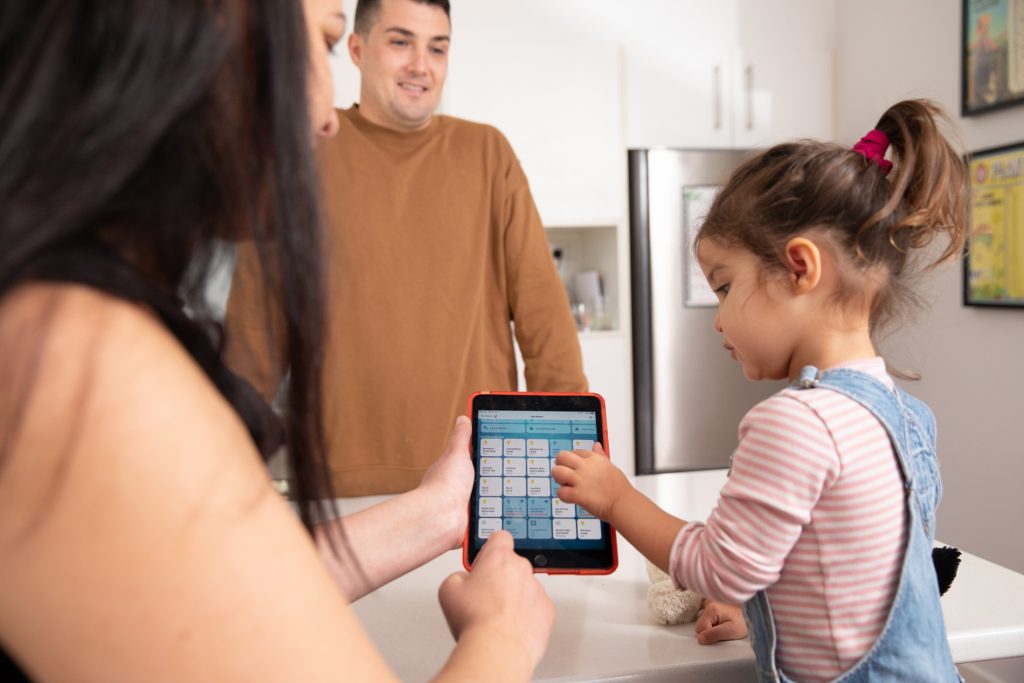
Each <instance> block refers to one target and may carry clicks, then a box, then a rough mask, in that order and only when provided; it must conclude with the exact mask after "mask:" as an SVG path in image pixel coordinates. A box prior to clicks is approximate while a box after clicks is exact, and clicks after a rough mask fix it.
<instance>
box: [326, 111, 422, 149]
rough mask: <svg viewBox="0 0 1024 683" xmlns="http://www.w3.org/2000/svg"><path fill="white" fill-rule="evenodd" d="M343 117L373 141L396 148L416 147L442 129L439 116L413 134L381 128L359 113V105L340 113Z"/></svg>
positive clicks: (412, 132)
mask: <svg viewBox="0 0 1024 683" xmlns="http://www.w3.org/2000/svg"><path fill="white" fill-rule="evenodd" d="M340 113H341V114H342V115H343V116H345V117H346V118H348V119H349V121H351V122H352V125H353V126H355V127H356V128H357V129H358V130H359V131H360V132H361V133H362V134H363V135H366V136H367V137H369V138H371V139H372V140H374V141H376V142H379V143H383V144H387V145H390V146H395V147H406V148H408V147H416V146H418V145H420V144H421V143H423V142H424V141H426V140H428V139H429V138H431V137H433V135H434V134H435V132H436V131H437V129H438V128H439V127H440V125H441V123H440V118H441V117H439V116H438V115H437V114H434V115H432V116H431V117H430V123H428V124H427V125H426V126H425V127H424V128H422V129H421V130H415V131H411V132H406V131H397V130H393V129H391V128H386V127H385V126H380V125H378V124H376V123H373V122H372V121H370V120H369V119H367V118H366V117H365V116H363V115H362V113H361V112H360V111H359V105H358V104H353V105H352V106H351V107H349V108H348V109H343V110H341V112H340Z"/></svg>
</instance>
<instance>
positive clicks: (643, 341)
mask: <svg viewBox="0 0 1024 683" xmlns="http://www.w3.org/2000/svg"><path fill="white" fill-rule="evenodd" d="M745 154H746V152H744V151H740V150H675V149H640V150H630V151H629V198H630V264H631V280H632V283H631V285H632V316H633V399H634V425H635V428H636V471H637V474H652V473H656V472H673V471H680V470H702V469H712V468H716V467H728V465H729V458H730V456H731V455H732V451H733V449H734V448H735V447H736V433H737V432H736V430H737V427H738V426H739V423H740V419H741V418H742V417H743V415H744V414H745V413H746V411H747V410H749V409H750V408H751V407H753V406H754V405H755V404H756V403H757V402H759V401H760V400H762V399H763V398H765V397H767V396H769V395H770V394H771V393H773V392H775V391H777V390H778V389H779V388H780V386H781V383H778V382H758V383H754V382H751V381H749V380H748V379H746V377H744V375H743V372H742V370H741V368H740V366H739V364H738V363H737V362H736V361H734V360H733V359H732V358H731V357H730V355H729V354H728V353H727V352H726V351H725V350H724V348H723V347H722V337H721V335H720V334H719V333H718V332H716V331H715V330H714V320H715V313H716V307H715V305H714V304H713V303H712V299H713V294H712V293H711V292H710V291H708V288H707V284H706V282H704V278H703V275H702V274H701V273H700V272H699V269H698V268H697V267H696V262H695V261H694V260H693V258H692V253H693V252H692V243H691V240H692V236H693V232H694V230H695V229H696V228H697V227H699V225H700V223H701V221H702V219H703V217H704V216H705V215H706V213H707V208H708V206H709V204H710V200H711V199H712V198H713V196H714V194H715V193H716V192H717V190H718V188H719V187H721V185H723V184H724V183H725V181H726V180H727V179H728V176H729V174H730V173H731V171H732V170H733V169H734V168H735V167H736V165H737V164H738V163H739V162H740V160H741V159H742V158H743V157H744V155H745Z"/></svg>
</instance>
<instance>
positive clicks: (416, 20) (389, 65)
mask: <svg viewBox="0 0 1024 683" xmlns="http://www.w3.org/2000/svg"><path fill="white" fill-rule="evenodd" d="M450 34H451V24H450V22H449V21H448V16H447V15H446V14H445V13H444V10H443V9H441V8H440V7H436V6H434V5H424V4H422V3H419V2H415V1H414V0H382V2H381V6H380V10H379V12H378V13H377V17H376V21H375V22H374V23H373V25H372V26H371V27H370V29H369V30H368V31H367V33H366V34H365V35H360V34H357V33H353V34H352V35H351V36H350V37H349V44H348V45H349V54H350V55H351V56H352V61H353V62H354V63H355V65H356V66H357V67H358V68H359V71H360V73H361V75H362V82H361V85H360V98H359V111H360V113H361V114H362V115H363V116H364V117H366V118H367V119H368V120H370V121H372V122H373V123H376V124H377V125H380V126H384V127H386V128H391V129H393V130H398V131H415V130H420V129H422V128H425V127H426V126H427V125H428V124H429V123H430V117H431V116H432V115H433V113H434V111H435V110H436V109H437V105H438V103H439V102H440V100H441V90H442V88H443V87H444V79H445V77H446V76H447V74H448V46H449V44H450V42H451V38H450Z"/></svg>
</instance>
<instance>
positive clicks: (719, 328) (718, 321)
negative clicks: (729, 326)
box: [715, 313, 722, 332]
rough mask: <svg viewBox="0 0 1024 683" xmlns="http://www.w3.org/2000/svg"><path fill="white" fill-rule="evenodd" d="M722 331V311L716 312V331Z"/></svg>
mask: <svg viewBox="0 0 1024 683" xmlns="http://www.w3.org/2000/svg"><path fill="white" fill-rule="evenodd" d="M721 331H722V315H721V313H715V332H721Z"/></svg>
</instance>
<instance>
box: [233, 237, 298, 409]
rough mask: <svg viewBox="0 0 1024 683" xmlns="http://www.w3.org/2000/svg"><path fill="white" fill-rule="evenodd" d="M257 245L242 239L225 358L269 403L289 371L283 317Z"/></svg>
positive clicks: (234, 370)
mask: <svg viewBox="0 0 1024 683" xmlns="http://www.w3.org/2000/svg"><path fill="white" fill-rule="evenodd" d="M264 283H265V278H264V277H263V271H262V268H261V266H260V259H259V255H258V253H257V250H256V247H255V245H254V244H253V243H251V242H243V243H242V244H240V245H239V247H238V259H237V261H236V263H235V273H234V276H233V277H232V280H231V290H230V292H229V294H228V304H227V313H226V314H225V316H224V341H225V349H224V358H225V362H226V363H227V365H228V367H229V368H231V370H232V371H233V372H235V373H236V374H238V375H239V376H241V377H243V378H245V379H246V380H248V381H249V383H250V384H252V385H253V386H254V387H256V389H257V390H258V391H259V392H260V394H262V395H263V398H264V399H266V401H267V402H268V403H269V402H271V401H273V400H274V396H275V395H276V393H277V389H278V386H279V385H280V384H281V380H282V379H283V377H284V373H285V371H286V370H287V368H286V367H285V362H284V358H285V357H286V355H285V332H284V320H283V316H282V315H281V313H280V311H279V310H278V309H276V308H275V307H274V306H273V305H272V304H271V299H270V297H269V296H267V293H266V290H265V284H264Z"/></svg>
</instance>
